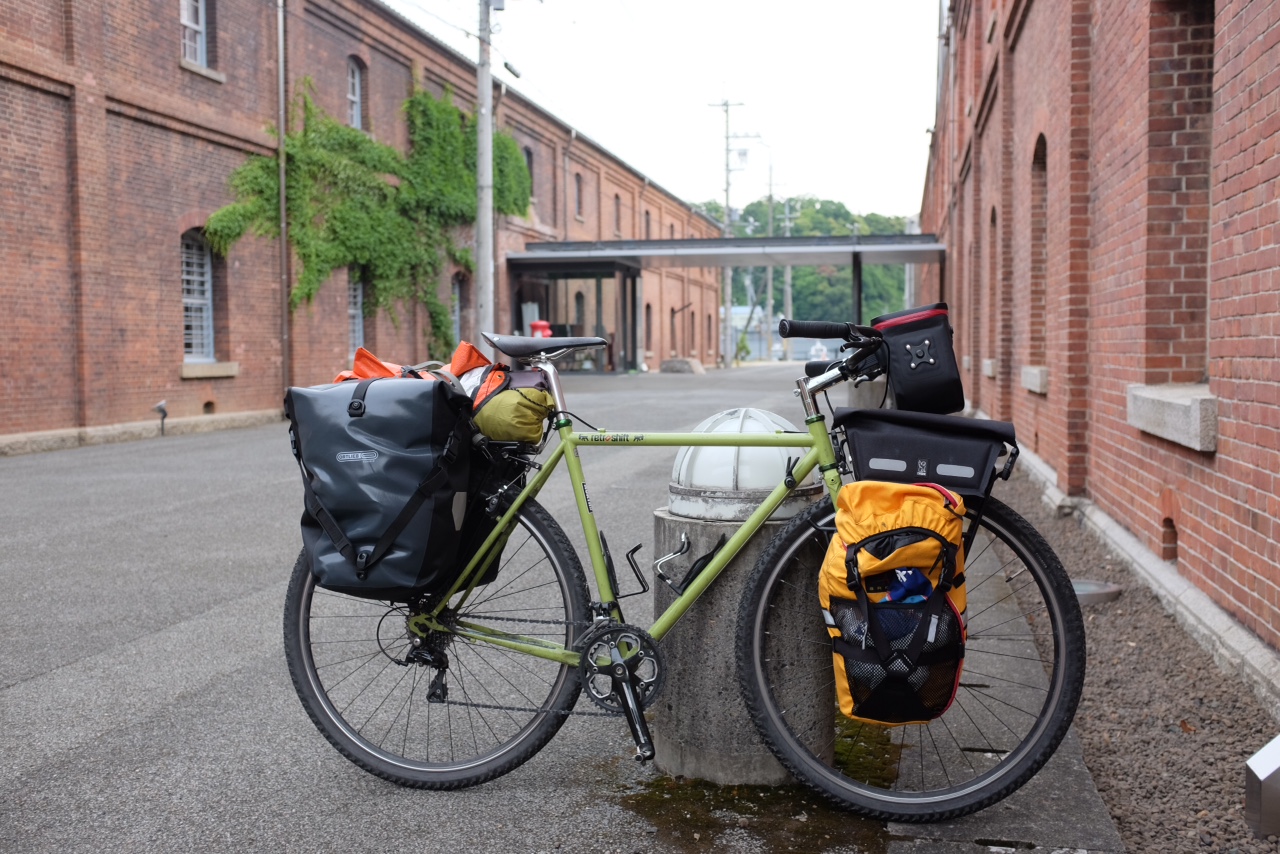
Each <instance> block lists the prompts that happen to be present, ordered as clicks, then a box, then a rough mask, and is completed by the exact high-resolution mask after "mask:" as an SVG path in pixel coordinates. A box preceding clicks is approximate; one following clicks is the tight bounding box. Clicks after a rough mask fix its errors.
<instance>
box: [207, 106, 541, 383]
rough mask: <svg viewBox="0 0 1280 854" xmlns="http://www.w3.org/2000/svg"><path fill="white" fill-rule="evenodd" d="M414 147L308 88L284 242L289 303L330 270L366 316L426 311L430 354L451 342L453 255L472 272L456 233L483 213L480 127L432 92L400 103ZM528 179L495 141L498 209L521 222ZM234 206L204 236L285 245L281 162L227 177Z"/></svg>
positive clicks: (310, 292)
mask: <svg viewBox="0 0 1280 854" xmlns="http://www.w3.org/2000/svg"><path fill="white" fill-rule="evenodd" d="M404 113H405V119H406V121H407V124H408V128H409V145H410V148H409V152H408V154H401V153H400V152H399V151H397V150H395V149H394V148H392V147H390V146H388V145H384V144H382V143H379V142H375V141H374V140H373V139H371V138H370V137H369V136H368V135H366V134H365V133H364V132H363V131H360V130H356V129H355V128H350V127H347V126H346V125H343V124H342V123H340V122H338V121H336V120H335V119H333V118H332V117H330V116H329V115H327V114H326V113H325V112H324V111H323V110H321V109H320V108H319V107H318V106H317V105H316V104H315V102H314V100H313V99H312V97H311V95H310V92H309V91H307V87H306V86H304V88H303V89H302V91H301V93H300V94H299V96H298V97H297V98H296V99H295V101H294V105H293V112H292V118H291V122H290V123H291V125H292V126H293V127H294V128H295V130H293V131H292V132H290V133H289V134H287V135H286V136H285V145H284V150H285V190H286V205H287V209H286V214H287V220H288V229H289V245H290V246H291V247H292V249H293V251H294V253H295V254H296V256H297V258H298V262H299V265H300V268H301V269H300V271H299V274H298V277H297V282H296V284H295V285H294V286H293V291H292V293H291V294H290V299H291V302H292V305H293V306H294V307H297V306H298V305H299V304H300V303H302V302H304V301H307V300H310V299H312V298H313V297H314V296H315V295H316V293H317V292H318V291H319V289H320V287H321V285H323V284H324V282H326V281H327V280H328V279H329V277H330V276H331V275H332V274H333V273H334V271H336V270H338V269H341V268H343V267H346V268H348V271H349V274H350V275H352V276H357V277H359V278H360V280H361V281H363V282H365V284H366V286H367V288H368V294H369V299H368V300H367V301H366V311H369V312H371V313H372V312H374V311H376V310H378V309H386V310H388V311H390V312H392V316H393V317H394V316H395V315H394V311H395V307H396V305H397V304H398V303H400V302H401V301H403V300H406V299H417V300H419V301H420V302H422V303H423V304H424V305H425V306H426V307H427V310H428V313H429V314H430V316H431V331H430V333H429V340H428V347H429V350H430V352H431V353H432V355H433V356H444V357H446V358H447V356H448V354H449V353H450V352H451V351H452V349H453V346H454V343H455V342H454V341H453V330H452V324H451V323H450V318H449V310H448V307H447V306H445V305H444V304H443V302H442V301H441V300H440V298H439V296H438V294H437V283H438V280H439V276H440V272H441V271H442V270H443V269H444V265H445V261H446V259H447V260H449V261H452V262H453V263H457V264H460V265H462V266H463V267H466V268H467V269H470V268H471V266H472V263H471V257H470V252H469V251H468V250H467V249H466V248H465V247H459V246H457V245H456V244H455V243H454V242H453V239H452V236H451V231H452V229H454V228H455V227H457V226H461V225H466V224H469V223H472V222H474V221H475V218H476V208H477V202H476V141H477V132H476V122H474V121H471V120H470V119H469V117H468V116H467V115H465V114H464V113H462V112H461V111H460V110H458V108H456V107H454V106H453V104H452V103H450V101H449V99H448V97H447V96H446V97H445V98H444V99H441V100H437V99H436V98H433V97H432V96H431V95H430V93H428V92H425V91H421V90H419V91H417V92H415V93H414V94H413V95H412V96H411V97H410V98H409V100H408V101H406V102H405V104H404ZM530 186H531V184H530V178H529V172H528V169H527V167H526V165H525V161H524V157H523V156H522V155H521V152H520V148H519V146H518V145H517V144H516V141H515V140H514V139H512V138H511V137H509V136H507V135H506V134H502V133H496V134H494V209H495V211H496V212H498V213H503V214H510V215H515V216H524V215H525V214H526V212H527V210H528V207H529V196H530ZM231 190H232V193H233V194H234V196H235V199H236V200H235V201H234V202H233V203H231V204H230V205H227V206H226V207H224V208H222V209H221V210H219V211H217V212H216V213H214V214H213V216H211V217H210V218H209V222H208V224H207V225H206V226H205V234H206V235H207V236H208V238H209V242H210V244H211V245H212V246H213V248H214V250H215V251H217V252H218V253H220V254H223V255H225V254H226V253H227V252H228V251H229V250H230V248H231V247H232V245H234V244H235V243H236V241H238V240H239V239H240V238H241V237H243V236H244V235H245V234H254V235H257V236H260V237H269V238H274V239H279V237H280V206H279V199H280V192H279V190H280V184H279V166H278V161H277V160H276V157H274V156H272V157H260V156H257V157H251V158H250V159H249V160H248V161H247V162H246V163H245V164H244V165H243V166H241V167H240V168H239V169H237V170H236V171H235V172H234V173H232V175H231Z"/></svg>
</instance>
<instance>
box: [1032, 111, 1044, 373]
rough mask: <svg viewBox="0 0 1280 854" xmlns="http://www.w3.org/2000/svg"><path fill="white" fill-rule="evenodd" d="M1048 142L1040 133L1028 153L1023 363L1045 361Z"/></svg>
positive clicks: (1034, 363) (1040, 364) (1041, 364)
mask: <svg viewBox="0 0 1280 854" xmlns="http://www.w3.org/2000/svg"><path fill="white" fill-rule="evenodd" d="M1048 159H1049V158H1048V144H1047V143H1046V142H1045V138H1044V134H1041V135H1040V138H1039V139H1037V140H1036V149H1035V153H1034V154H1032V155H1031V270H1030V271H1029V272H1030V275H1029V276H1028V285H1029V288H1028V297H1029V299H1028V303H1029V304H1028V306H1027V309H1028V314H1029V317H1028V329H1027V340H1028V344H1029V350H1028V352H1027V364H1028V365H1035V366H1043V365H1045V364H1046V363H1045V340H1044V339H1045V333H1046V329H1047V326H1046V323H1045V321H1046V317H1045V311H1046V306H1045V290H1046V282H1047V280H1048V279H1047V276H1048V270H1047V269H1046V268H1047V267H1048V264H1049V252H1048V248H1047V245H1046V244H1047V242H1048V230H1049V175H1048Z"/></svg>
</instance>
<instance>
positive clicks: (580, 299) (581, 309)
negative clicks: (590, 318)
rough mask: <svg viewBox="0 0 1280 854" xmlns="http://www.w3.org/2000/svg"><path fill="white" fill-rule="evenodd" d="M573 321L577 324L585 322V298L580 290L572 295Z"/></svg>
mask: <svg viewBox="0 0 1280 854" xmlns="http://www.w3.org/2000/svg"><path fill="white" fill-rule="evenodd" d="M573 322H574V323H576V324H578V325H579V326H581V325H582V324H584V323H586V322H587V298H586V297H585V296H584V295H583V293H582V291H578V292H577V293H576V294H574V295H573Z"/></svg>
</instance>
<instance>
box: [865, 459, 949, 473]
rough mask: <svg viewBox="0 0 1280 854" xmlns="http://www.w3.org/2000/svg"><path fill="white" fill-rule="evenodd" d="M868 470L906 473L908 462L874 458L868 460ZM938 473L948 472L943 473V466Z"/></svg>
mask: <svg viewBox="0 0 1280 854" xmlns="http://www.w3.org/2000/svg"><path fill="white" fill-rule="evenodd" d="M867 468H872V469H877V470H879V471H906V470H907V461H906V460H890V459H886V458H884V457H872V458H871V459H869V460H867ZM949 468H960V466H949ZM938 471H939V473H940V474H946V472H943V471H942V467H941V466H939V467H938ZM967 471H968V472H969V474H970V475H972V474H973V469H967Z"/></svg>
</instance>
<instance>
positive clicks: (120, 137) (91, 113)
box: [0, 0, 718, 434]
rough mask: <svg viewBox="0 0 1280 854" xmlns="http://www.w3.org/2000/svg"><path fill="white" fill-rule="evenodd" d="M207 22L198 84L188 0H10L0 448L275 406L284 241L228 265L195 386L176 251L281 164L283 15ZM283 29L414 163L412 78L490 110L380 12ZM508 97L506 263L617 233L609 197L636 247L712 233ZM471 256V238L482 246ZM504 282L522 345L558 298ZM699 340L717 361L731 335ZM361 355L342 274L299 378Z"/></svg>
mask: <svg viewBox="0 0 1280 854" xmlns="http://www.w3.org/2000/svg"><path fill="white" fill-rule="evenodd" d="M209 8H210V15H209V26H208V34H209V45H208V46H209V51H208V65H207V68H204V69H201V68H191V67H190V66H189V64H188V65H184V63H183V62H182V47H181V27H180V23H179V9H178V4H177V3H175V2H173V0H113V1H112V2H108V0H77V2H75V3H69V2H64V0H0V115H3V116H4V117H5V121H4V123H3V125H0V177H3V181H0V235H3V239H0V263H2V264H3V265H4V268H5V269H6V270H8V271H10V274H9V275H8V276H7V277H6V278H5V280H4V281H3V283H0V308H3V315H4V319H3V323H4V327H3V330H4V334H3V335H0V364H3V365H4V367H5V370H4V371H3V372H0V373H2V375H3V379H0V383H3V390H4V392H5V394H6V398H7V399H8V400H9V401H10V402H11V405H10V406H9V407H8V408H7V409H6V411H5V414H4V415H3V416H0V434H4V433H15V432H30V431H41V430H54V429H59V428H67V427H77V426H99V425H108V424H114V423H120V422H129V421H138V420H150V419H151V418H153V417H154V415H153V414H152V412H151V407H152V406H153V405H154V404H155V403H156V402H158V401H159V400H161V399H165V400H167V401H168V410H169V413H170V414H171V415H174V416H185V415H198V414H201V413H206V412H215V413H227V412H237V411H249V410H263V409H274V408H277V407H279V405H280V401H281V392H282V389H283V385H284V381H285V380H284V377H283V376H282V370H283V366H284V356H285V355H286V354H285V353H283V352H282V348H281V338H282V336H281V328H282V297H283V295H282V293H281V281H280V279H281V276H280V270H279V263H280V262H279V249H278V245H277V244H276V243H274V242H272V241H266V240H258V239H254V238H246V239H245V240H243V241H242V242H241V243H239V244H237V246H236V247H235V248H234V249H233V251H232V252H231V253H230V255H229V256H228V257H227V258H226V259H217V260H216V261H215V265H214V267H215V270H214V280H215V292H214V326H215V344H216V348H215V349H216V358H217V361H218V363H220V368H219V371H220V372H221V373H223V374H225V375H224V376H216V377H209V378H189V377H188V378H184V368H183V328H182V327H183V314H182V292H181V267H180V261H181V249H180V246H181V244H180V241H181V236H182V234H183V233H184V232H185V231H187V230H188V229H191V228H196V229H198V228H200V227H201V226H203V224H204V222H205V221H206V220H207V218H208V216H209V214H211V213H212V212H213V211H215V210H217V209H218V208H219V207H221V206H222V205H225V204H226V203H227V202H229V201H230V200H231V195H230V192H229V190H228V187H227V179H228V177H229V175H230V174H231V172H232V171H233V170H234V169H235V168H236V167H237V166H239V165H240V164H241V163H243V162H244V161H245V159H246V158H247V157H248V156H250V155H252V154H267V155H270V154H271V153H272V151H273V148H274V145H275V138H274V137H273V136H272V135H271V134H270V133H268V128H269V127H272V126H274V125H275V124H276V122H277V100H276V79H277V71H278V68H277V65H276V61H277V57H276V36H277V33H276V15H275V12H276V10H275V6H274V4H271V3H262V2H258V0H210V4H209ZM287 27H288V54H289V78H290V79H289V90H290V92H295V91H296V90H297V86H298V85H299V82H300V81H301V80H302V79H303V78H307V79H309V80H310V81H311V91H312V92H313V94H314V96H315V98H316V100H317V102H318V103H319V104H320V105H321V106H322V107H323V108H324V109H326V110H327V111H328V112H329V113H330V114H332V115H334V116H337V117H339V118H343V119H345V117H346V115H347V100H346V94H347V60H348V57H353V56H354V57H357V58H358V59H359V61H360V63H361V64H362V65H363V67H364V83H365V86H364V93H363V94H364V100H365V107H364V112H363V115H364V116H365V118H366V119H367V128H366V129H367V131H368V132H369V133H370V135H371V136H373V138H375V139H377V140H379V141H381V142H385V143H388V144H390V145H392V146H395V147H397V148H399V149H401V150H405V149H406V148H407V146H408V130H407V127H406V125H405V122H404V119H403V115H402V113H401V105H402V104H403V102H404V100H405V99H406V98H407V97H408V96H409V95H410V94H411V93H412V91H413V88H414V86H415V85H421V86H423V87H424V88H426V89H427V90H429V91H432V92H433V93H435V94H436V95H437V96H438V95H441V94H443V93H444V92H446V91H449V92H452V93H453V94H452V97H453V100H454V103H456V104H458V105H459V106H460V107H462V108H463V109H471V107H472V104H473V102H474V100H475V96H474V93H475V69H474V66H473V65H472V63H471V62H469V61H468V60H467V59H465V58H463V57H460V56H458V55H457V54H455V53H454V52H452V51H451V50H449V49H447V48H445V47H443V46H442V45H440V44H438V43H437V42H435V41H434V40H432V39H431V38H430V37H429V36H427V35H426V34H425V33H423V32H421V31H419V30H417V29H415V28H414V27H413V26H411V25H409V24H408V23H407V22H406V21H404V20H403V19H401V18H400V17H398V16H397V15H395V14H394V13H392V12H390V11H389V10H388V9H386V8H385V7H383V6H382V5H381V4H379V3H376V2H373V0H323V1H321V0H316V2H311V0H299V2H291V3H290V4H289V6H288V23H287ZM496 96H497V99H496V109H495V118H496V121H497V124H498V126H499V127H502V128H503V129H505V130H506V131H508V132H509V133H511V134H512V135H513V136H514V137H515V138H516V139H517V141H518V142H519V143H520V144H521V146H522V147H527V148H528V149H529V150H530V153H531V155H532V163H533V182H534V202H533V204H532V206H531V210H530V213H529V216H528V217H505V216H503V217H498V235H497V240H496V243H497V245H498V247H499V251H500V253H501V254H505V253H507V252H513V251H520V250H523V248H524V244H525V242H526V241H530V240H556V239H565V238H566V237H568V238H572V239H583V240H600V239H611V238H613V237H614V236H615V235H614V231H613V224H612V222H611V221H610V222H608V223H606V222H605V221H604V213H605V211H606V208H605V206H604V205H602V194H603V193H606V192H607V193H608V194H609V196H608V198H609V205H608V212H609V214H610V217H611V215H612V211H611V207H612V196H613V194H614V193H616V194H618V195H619V196H620V197H621V198H623V199H624V200H625V204H624V211H623V220H624V223H623V231H624V233H625V234H626V236H633V235H635V234H637V233H638V231H639V229H640V227H641V217H642V214H643V211H645V210H648V211H650V212H651V216H652V218H653V221H654V223H655V232H657V231H661V230H666V229H667V228H668V227H669V226H670V225H675V226H676V229H677V233H678V234H681V235H687V236H691V237H703V236H710V235H711V234H712V227H711V225H710V224H709V223H708V222H707V221H706V220H704V219H702V218H701V217H699V216H698V215H696V214H694V213H693V212H692V211H691V210H690V209H689V208H687V207H686V206H685V205H683V204H682V203H681V202H680V201H679V200H678V199H676V198H675V197H674V196H672V195H671V194H669V193H668V192H666V191H665V190H663V189H662V188H660V187H659V186H658V185H656V184H653V183H652V182H651V181H649V180H648V179H647V178H645V177H644V176H642V175H640V174H638V173H636V172H635V171H634V170H632V169H630V167H628V166H627V165H626V164H624V163H622V162H620V161H618V160H617V158H615V157H613V156H612V155H611V154H610V153H609V152H607V151H605V150H604V149H603V148H601V147H599V146H598V145H596V144H595V143H593V142H591V141H590V140H588V139H586V138H584V137H581V136H579V135H578V134H576V132H574V130H573V129H572V128H569V127H567V126H566V125H564V124H563V123H561V122H559V121H558V120H556V119H555V118H553V117H551V116H550V115H548V114H546V113H545V112H543V111H542V110H541V109H540V108H539V107H538V106H537V105H536V104H533V103H532V102H530V101H528V100H527V99H525V98H523V97H522V96H520V95H519V94H518V93H516V92H514V91H510V92H508V91H505V90H502V89H501V87H499V91H498V92H497V93H496ZM566 162H568V163H569V164H570V168H571V169H572V170H578V171H581V172H582V174H583V176H584V199H583V201H584V207H585V209H584V212H583V213H584V216H583V217H582V219H581V220H578V219H577V218H575V217H573V216H572V214H571V215H570V216H569V218H568V220H567V223H566V217H565V216H564V204H565V202H566V198H565V193H564V189H565V187H566V182H567V181H569V180H571V179H570V178H569V177H568V176H566V174H565V168H564V167H565V164H566ZM33 212H38V213H36V214H35V215H33ZM660 236H663V235H662V234H661V233H655V234H654V237H660ZM454 240H455V243H456V244H457V245H459V246H468V245H471V244H473V242H474V240H473V234H472V231H471V229H459V230H458V232H457V233H456V234H455V235H454ZM497 267H498V270H497V295H496V296H497V299H496V307H495V315H496V318H497V323H496V326H497V330H496V331H499V332H511V331H513V330H515V329H516V326H517V319H518V313H519V305H518V303H519V302H520V301H522V300H525V299H528V300H533V301H542V302H544V304H545V303H547V302H549V300H550V297H549V294H550V293H552V289H551V288H550V287H549V286H548V285H547V284H546V283H545V282H539V281H525V282H522V281H517V280H513V279H512V278H511V277H510V276H509V274H508V271H507V269H506V264H504V263H499V264H498V265H497ZM294 272H295V274H296V270H295V271H294ZM455 275H457V276H458V277H459V280H460V281H461V282H462V300H461V303H462V308H463V312H462V321H463V330H464V333H465V334H466V335H467V336H470V337H474V336H475V334H476V332H477V330H476V329H475V323H474V318H473V317H472V314H471V311H470V306H471V304H472V294H471V293H470V288H471V284H470V277H469V276H467V275H466V274H464V273H460V271H458V270H456V269H449V270H445V271H442V273H441V276H440V280H439V282H438V283H437V287H438V293H439V295H440V296H441V297H442V298H443V299H445V300H448V299H449V298H450V294H451V292H452V284H453V280H454V277H455ZM717 280H718V272H716V271H710V270H707V271H689V272H687V273H685V272H680V273H670V272H662V273H659V272H657V271H654V272H652V273H651V274H650V275H648V276H646V278H645V283H644V295H645V300H646V301H648V302H649V303H650V305H651V308H652V310H653V313H654V314H655V316H659V317H660V316H662V315H663V313H664V312H665V311H666V310H667V309H668V308H669V307H671V306H679V305H683V304H685V303H686V302H694V303H695V305H696V307H697V308H696V310H697V311H699V312H700V315H699V316H700V317H705V316H706V315H708V314H711V313H714V312H715V311H716V306H717V305H718V281H717ZM593 284H594V283H592V285H593ZM628 287H630V285H628V284H624V283H623V282H621V281H618V282H615V281H612V280H610V281H608V282H607V283H606V288H605V290H606V298H607V299H609V300H611V302H610V303H609V305H608V310H607V311H605V312H604V314H605V325H606V329H607V331H608V333H609V334H610V335H611V336H619V334H620V333H619V329H620V324H621V321H622V319H623V317H622V307H621V306H620V305H619V304H618V300H619V298H620V296H621V294H622V292H623V290H624V289H625V288H628ZM592 290H593V294H592V296H593V299H594V287H593V288H592ZM517 292H519V293H520V297H519V298H518V299H516V298H515V294H516V293H517ZM548 307H549V306H548ZM628 310H629V309H628ZM593 318H594V315H593ZM428 327H429V320H428V317H427V314H426V312H425V310H424V309H423V308H422V307H421V306H420V305H418V304H416V303H411V304H404V305H400V306H396V307H395V308H394V310H393V311H390V312H388V311H383V312H379V313H377V314H376V315H374V316H370V317H368V318H366V322H365V336H366V342H367V343H369V344H370V345H371V346H374V347H377V348H378V350H379V351H380V352H381V353H382V354H385V355H386V357H387V358H391V359H399V360H401V361H404V362H416V361H422V360H424V359H425V358H426V357H427V352H426V344H425V340H426V338H425V333H426V331H427V330H428ZM702 328H703V327H702V326H701V325H699V326H697V330H698V331H701V330H702ZM666 334H667V333H666V331H665V327H663V326H662V325H659V326H657V327H656V328H655V329H653V330H651V335H652V337H653V338H654V339H655V340H656V342H657V345H656V346H657V352H659V353H661V352H664V351H665V350H666V349H667V347H668V343H669V342H667V340H666ZM698 341H699V343H698V344H697V347H698V348H699V349H700V348H702V347H704V346H706V347H707V348H708V349H707V350H706V351H705V355H706V359H707V361H714V358H715V357H714V351H715V346H716V345H715V343H714V341H713V342H712V343H711V344H709V345H707V344H704V343H703V342H702V341H701V338H699V339H698ZM349 344H350V340H349V330H348V317H347V274H346V271H339V272H338V273H336V274H335V275H334V276H333V278H332V280H331V281H330V282H328V283H326V285H325V286H324V287H323V288H322V289H321V293H320V295H319V296H318V297H317V298H316V300H315V301H313V302H312V303H311V304H309V305H305V306H303V307H301V308H300V309H298V310H297V312H296V313H294V315H293V318H292V332H291V338H290V348H289V353H288V356H289V361H290V363H291V366H292V375H293V376H292V379H293V381H294V382H297V383H315V382H326V381H329V380H330V379H332V377H333V376H334V374H336V373H337V372H338V371H339V370H341V369H342V368H344V367H346V366H347V365H348V351H349ZM621 346H622V345H621V343H620V342H615V348H618V347H621ZM679 346H681V347H682V348H683V347H689V348H692V347H693V345H692V344H689V343H683V344H680V345H679ZM233 363H234V370H233V369H232V365H233ZM14 404H16V405H14Z"/></svg>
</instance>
